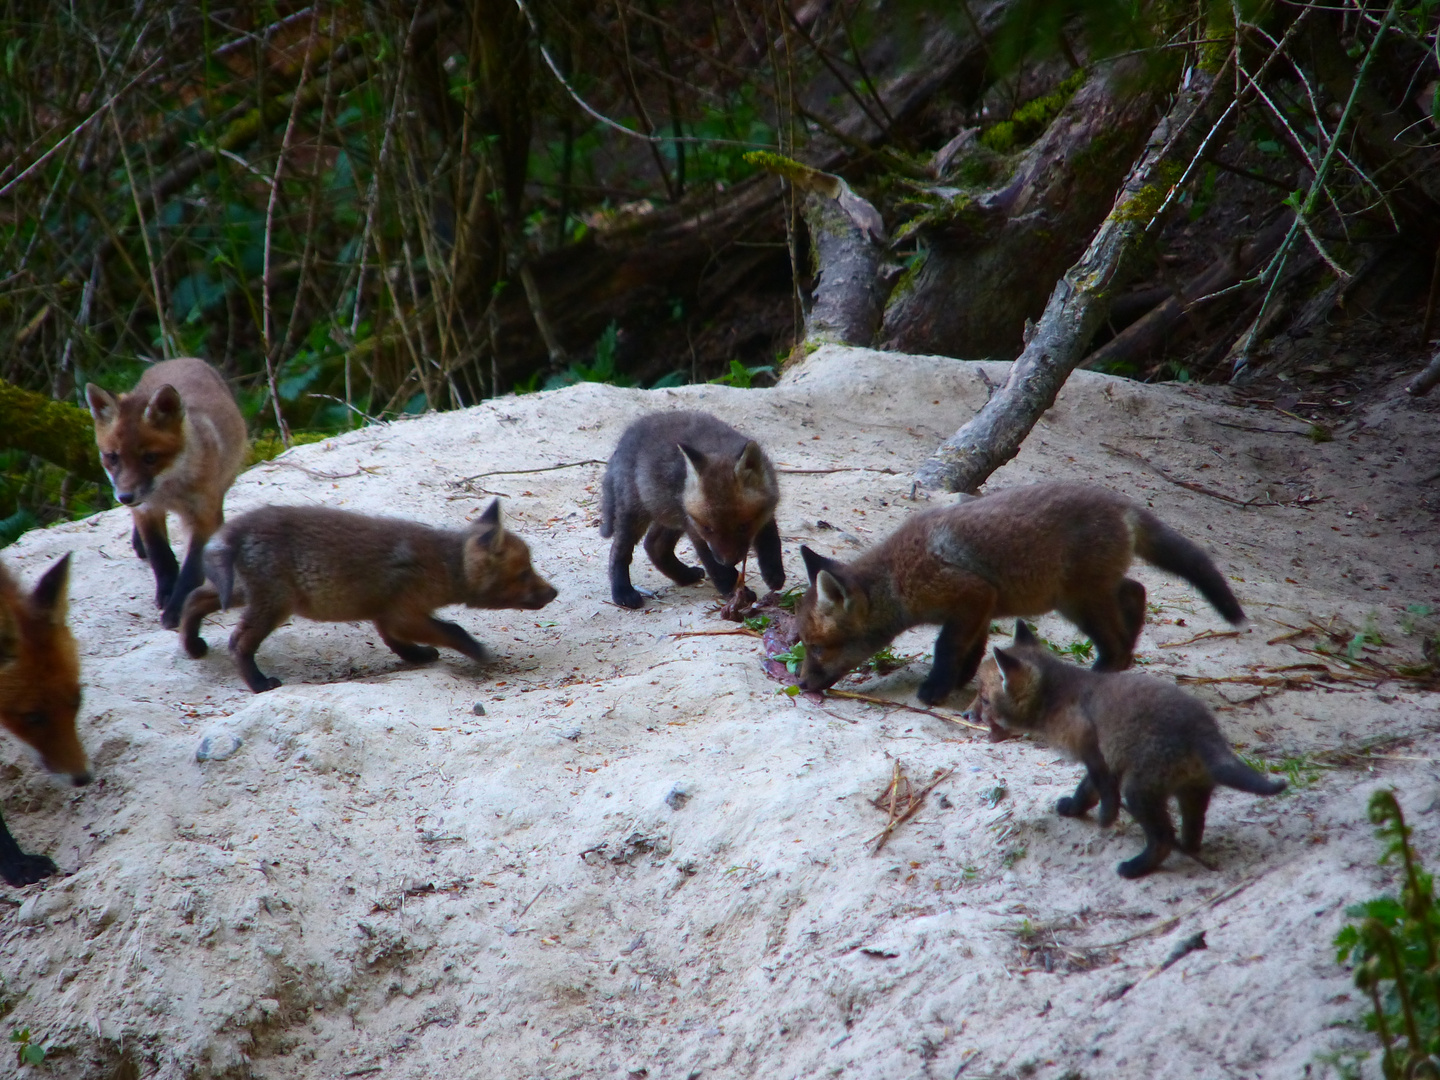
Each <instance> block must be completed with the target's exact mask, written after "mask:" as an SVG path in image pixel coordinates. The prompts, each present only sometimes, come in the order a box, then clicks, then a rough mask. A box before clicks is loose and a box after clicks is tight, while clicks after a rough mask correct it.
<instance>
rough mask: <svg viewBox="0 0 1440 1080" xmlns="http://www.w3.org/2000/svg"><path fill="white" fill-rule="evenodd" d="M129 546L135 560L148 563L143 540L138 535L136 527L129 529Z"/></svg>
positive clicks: (138, 528)
mask: <svg viewBox="0 0 1440 1080" xmlns="http://www.w3.org/2000/svg"><path fill="white" fill-rule="evenodd" d="M130 546H131V547H132V548H134V549H135V555H136V557H137V558H141V559H144V560H145V561H146V562H149V561H150V559H149V557H148V556H146V554H145V539H144V538H143V537H142V536H141V535H140V526H138V525H132V526H131V527H130Z"/></svg>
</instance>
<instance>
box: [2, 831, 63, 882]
mask: <svg viewBox="0 0 1440 1080" xmlns="http://www.w3.org/2000/svg"><path fill="white" fill-rule="evenodd" d="M56 869H57V867H56V866H55V864H54V863H53V862H51V861H50V859H49V858H47V857H46V856H44V855H31V854H30V853H29V852H28V851H22V850H21V848H20V845H19V844H18V843H16V842H15V838H14V837H13V836H11V835H10V830H9V829H7V828H6V827H5V819H4V818H0V878H4V879H5V883H6V884H7V885H11V886H14V887H15V888H17V889H18V888H19V887H20V886H22V885H33V884H35V882H37V881H40V880H41V879H42V878H47V877H49V876H50V875H51V874H53V873H55V872H56Z"/></svg>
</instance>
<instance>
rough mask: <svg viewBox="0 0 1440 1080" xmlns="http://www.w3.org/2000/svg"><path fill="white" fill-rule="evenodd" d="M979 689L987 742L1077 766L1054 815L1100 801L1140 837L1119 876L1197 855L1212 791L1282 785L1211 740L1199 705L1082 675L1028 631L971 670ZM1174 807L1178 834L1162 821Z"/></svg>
mask: <svg viewBox="0 0 1440 1080" xmlns="http://www.w3.org/2000/svg"><path fill="white" fill-rule="evenodd" d="M979 684H980V692H979V695H978V696H977V697H976V699H975V705H974V706H973V707H972V711H971V715H972V716H973V717H974V718H975V719H977V720H980V721H982V722H984V723H987V724H989V725H990V731H991V739H992V740H993V741H999V740H1000V739H1005V738H1008V737H1009V735H1010V733H1011V732H1029V733H1031V734H1033V735H1036V736H1039V737H1040V738H1041V739H1043V740H1044V741H1045V742H1046V743H1048V744H1049V745H1051V746H1053V747H1055V748H1056V749H1057V750H1061V751H1063V752H1064V753H1066V754H1067V755H1069V756H1070V757H1071V758H1073V759H1074V760H1076V761H1078V762H1080V763H1081V764H1082V765H1084V766H1085V778H1084V779H1083V780H1081V782H1080V786H1079V787H1078V788H1077V789H1076V790H1075V794H1074V795H1072V796H1070V797H1068V798H1064V799H1061V800H1060V801H1059V802H1058V803H1057V804H1056V807H1055V809H1056V811H1057V812H1058V813H1060V814H1062V815H1063V816H1065V817H1080V816H1082V815H1083V814H1085V813H1086V812H1087V811H1089V809H1090V808H1091V807H1092V806H1094V805H1095V804H1096V803H1099V804H1100V824H1101V825H1105V826H1108V825H1111V824H1113V823H1114V821H1115V817H1116V814H1118V813H1119V807H1120V802H1121V801H1122V800H1123V801H1124V803H1125V808H1126V809H1127V810H1129V811H1130V813H1131V815H1132V816H1133V817H1134V818H1135V820H1136V821H1138V822H1139V823H1140V827H1141V828H1142V829H1143V830H1144V831H1145V850H1144V851H1142V852H1141V853H1140V854H1139V855H1137V856H1135V857H1134V858H1133V859H1128V860H1126V861H1125V862H1123V863H1121V864H1120V866H1119V871H1120V874H1121V876H1122V877H1127V878H1134V877H1140V876H1141V875H1142V874H1148V873H1149V872H1150V871H1151V870H1154V869H1155V868H1156V867H1157V866H1159V865H1160V864H1161V863H1162V862H1163V861H1164V860H1165V857H1166V856H1167V855H1169V854H1170V851H1171V849H1172V848H1174V847H1176V846H1178V847H1179V848H1180V850H1181V851H1185V852H1188V853H1190V854H1191V855H1198V854H1199V852H1200V841H1201V838H1202V836H1203V835H1204V832H1205V810H1206V808H1207V807H1208V806H1209V805H1210V795H1211V793H1212V792H1213V791H1214V790H1215V787H1216V786H1217V785H1220V784H1223V785H1225V786H1226V787H1232V788H1236V789H1237V790H1240V791H1248V792H1251V793H1253V794H1256V795H1275V794H1278V793H1279V792H1281V791H1283V790H1285V781H1284V780H1279V779H1272V778H1270V777H1267V776H1264V775H1262V774H1261V773H1258V772H1256V771H1255V770H1254V769H1252V768H1251V767H1250V766H1249V765H1246V764H1245V762H1243V761H1241V760H1240V758H1239V757H1237V756H1236V755H1235V752H1234V751H1233V750H1231V749H1230V745H1229V744H1228V743H1227V742H1226V741H1225V737H1224V736H1223V735H1221V734H1220V728H1219V725H1217V724H1216V723H1215V717H1214V716H1213V715H1212V714H1211V712H1210V710H1209V709H1208V708H1206V707H1205V705H1204V704H1203V703H1201V702H1199V701H1196V700H1195V699H1194V698H1192V697H1190V696H1189V695H1188V694H1185V693H1183V692H1182V691H1181V690H1179V689H1178V688H1177V687H1175V686H1173V685H1171V684H1170V683H1167V682H1163V681H1161V680H1160V679H1155V678H1151V677H1150V676H1148V675H1136V674H1125V675H1121V674H1115V673H1109V672H1096V671H1086V670H1085V669H1084V668H1078V667H1075V666H1073V665H1071V664H1066V663H1064V662H1063V661H1061V660H1059V659H1057V658H1056V657H1054V656H1052V655H1050V653H1049V651H1048V650H1047V649H1046V648H1045V647H1044V646H1042V645H1041V644H1040V643H1039V641H1038V640H1037V639H1036V638H1035V636H1034V635H1033V634H1031V633H1030V631H1029V628H1028V627H1026V625H1025V624H1024V623H1023V622H1022V623H1017V624H1016V626H1015V641H1014V643H1013V644H1012V645H1010V646H1009V647H1008V648H1004V649H1002V648H999V647H998V646H997V647H996V648H995V650H994V655H993V656H992V657H989V658H987V659H986V660H985V662H984V663H983V664H981V665H980V676H979ZM1171 796H1174V797H1175V799H1176V800H1177V801H1178V802H1179V804H1180V836H1179V839H1178V840H1177V839H1176V836H1175V826H1174V824H1173V822H1172V821H1171V819H1170V809H1169V805H1168V804H1169V801H1170V798H1171Z"/></svg>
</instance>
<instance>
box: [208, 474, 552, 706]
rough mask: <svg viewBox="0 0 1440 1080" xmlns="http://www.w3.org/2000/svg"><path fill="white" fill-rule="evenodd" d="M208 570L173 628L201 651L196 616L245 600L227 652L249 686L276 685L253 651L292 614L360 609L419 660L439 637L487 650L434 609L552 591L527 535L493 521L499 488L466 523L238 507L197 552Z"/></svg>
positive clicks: (496, 604)
mask: <svg viewBox="0 0 1440 1080" xmlns="http://www.w3.org/2000/svg"><path fill="white" fill-rule="evenodd" d="M205 569H206V572H207V575H208V577H209V579H210V581H209V582H208V583H207V584H205V585H202V586H201V587H200V588H198V589H196V590H195V591H194V592H193V593H191V595H190V597H189V599H188V600H187V601H186V602H185V609H184V613H183V616H182V619H181V634H182V636H183V639H184V642H185V649H186V651H187V652H189V654H190V655H191V656H195V657H199V656H204V655H205V652H206V649H207V646H206V644H205V641H204V640H203V639H202V638H201V637H200V622H201V620H202V619H204V618H205V616H206V615H209V614H210V613H212V612H215V611H219V610H220V609H221V608H222V607H223V608H228V607H230V606H231V605H232V604H244V605H245V611H244V612H243V613H242V614H241V616H240V624H239V626H237V627H236V628H235V632H234V633H233V634H231V636H230V652H231V654H232V655H233V656H234V657H235V662H236V664H237V665H238V666H239V668H240V672H241V674H242V675H243V676H244V677H245V682H246V683H247V684H248V685H249V687H250V689H252V690H254V691H255V692H256V693H260V692H262V691H265V690H271V689H273V688H275V687H276V686H279V685H280V680H279V679H272V678H269V677H268V676H266V675H265V674H264V673H263V672H262V671H261V670H260V669H259V667H257V666H256V663H255V650H256V649H257V648H259V646H260V643H261V642H262V641H264V640H265V638H266V637H268V636H269V634H270V632H271V631H273V630H274V629H275V628H276V627H277V626H279V625H280V624H281V623H282V622H284V621H285V620H286V619H287V618H289V617H290V616H291V615H292V614H296V615H303V616H305V617H306V618H307V619H317V620H319V621H321V622H350V621H358V620H367V619H368V620H369V621H371V622H373V623H374V624H375V629H376V630H378V631H379V632H380V637H381V639H382V640H384V642H385V644H386V645H388V646H389V647H390V648H391V649H392V650H393V651H394V652H395V653H396V654H398V655H399V656H400V657H401V658H403V659H405V660H408V661H410V662H411V663H416V664H423V663H428V662H429V661H431V660H434V659H435V658H436V657H437V656H439V653H438V652H437V651H436V650H435V649H434V648H433V647H432V646H435V645H445V646H447V647H449V648H452V649H456V650H458V651H460V652H462V653H464V654H465V655H466V656H469V657H471V658H472V659H475V660H488V659H490V653H489V650H487V649H486V648H485V646H483V645H481V644H480V643H479V642H478V641H476V640H475V639H474V638H473V637H471V636H470V635H469V634H468V633H466V632H465V630H463V629H462V628H461V627H459V626H457V625H455V624H454V623H452V622H445V621H444V620H442V619H437V618H435V617H434V615H433V614H432V612H434V610H435V609H436V608H439V607H444V606H445V605H447V604H464V605H465V606H466V607H473V608H525V609H529V610H533V609H535V608H542V607H544V606H545V605H546V604H548V603H549V602H550V601H551V600H553V599H555V595H556V593H555V590H554V589H553V588H552V587H551V586H550V585H549V583H548V582H546V581H545V580H544V579H543V578H541V577H540V575H538V574H537V573H535V571H534V569H533V568H532V567H531V565H530V549H529V548H528V547H526V545H525V541H523V540H521V539H520V538H519V537H518V536H515V535H514V534H513V533H511V532H509V531H508V530H507V529H505V527H504V526H503V525H502V524H501V523H500V502H499V500H498V499H497V500H496V501H495V502H492V503H491V504H490V506H489V507H488V508H487V509H486V511H485V513H484V514H482V515H481V516H480V518H479V519H478V520H477V521H476V522H475V524H474V525H473V526H471V527H470V528H469V529H466V530H464V531H459V530H450V529H434V528H431V527H430V526H428V525H421V524H419V523H417V522H413V521H401V520H398V519H396V518H380V517H366V516H365V515H362V514H354V513H350V512H348V511H345V510H334V509H331V508H329V507H323V506H266V507H262V508H261V509H259V510H252V511H250V512H249V513H248V514H242V515H241V516H240V517H238V518H236V519H235V520H234V521H232V522H230V523H229V524H228V525H226V526H225V527H224V528H223V529H221V530H220V532H219V534H218V535H217V536H216V537H215V539H214V540H213V541H212V542H211V544H210V547H209V549H208V550H207V552H206V554H205Z"/></svg>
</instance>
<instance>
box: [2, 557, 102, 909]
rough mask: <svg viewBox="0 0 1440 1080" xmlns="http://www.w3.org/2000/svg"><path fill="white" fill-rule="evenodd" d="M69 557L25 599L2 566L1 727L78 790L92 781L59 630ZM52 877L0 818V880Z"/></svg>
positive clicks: (67, 637)
mask: <svg viewBox="0 0 1440 1080" xmlns="http://www.w3.org/2000/svg"><path fill="white" fill-rule="evenodd" d="M69 580H70V556H69V555H66V556H65V557H64V558H62V559H61V560H60V561H59V562H57V563H56V564H55V565H54V566H52V567H51V568H50V569H49V570H47V571H45V573H44V574H43V575H42V576H41V578H40V581H39V583H38V584H36V586H35V589H34V591H33V592H31V593H30V594H29V595H28V596H27V595H25V594H24V593H23V592H21V591H20V586H19V584H18V583H17V582H16V581H15V579H14V578H13V577H11V576H10V573H9V572H8V571H7V570H6V569H5V568H4V567H3V566H0V724H3V725H4V727H5V728H6V730H8V731H9V732H10V734H12V735H14V736H15V737H16V738H17V739H19V740H20V741H21V742H23V743H26V744H28V745H29V746H30V748H31V749H33V750H34V751H35V752H36V754H37V755H39V758H40V763H41V764H42V765H44V766H45V768H47V769H49V770H50V771H51V772H53V773H63V774H64V775H66V776H69V777H70V781H71V783H73V784H75V785H76V786H77V787H79V786H82V785H84V784H88V783H89V782H90V763H89V761H87V760H86V757H85V750H84V748H83V747H82V746H81V745H80V737H79V736H78V735H77V734H76V733H75V714H76V713H77V712H79V711H80V660H79V657H78V655H77V654H76V651H75V639H74V638H73V637H72V636H71V634H70V629H69V627H67V626H66V625H65V612H66V589H67V586H68V583H69ZM53 873H55V864H54V863H53V862H51V861H50V860H49V859H47V858H46V857H45V856H44V855H30V854H27V853H26V852H24V851H21V850H20V845H19V844H17V843H16V842H15V838H14V837H13V836H11V835H10V830H9V829H7V828H6V827H5V821H4V819H3V818H0V877H3V878H4V879H5V881H6V882H7V883H8V884H10V885H15V886H20V885H29V884H30V883H31V882H35V881H39V880H40V879H41V878H43V877H46V876H48V875H50V874H53Z"/></svg>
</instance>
